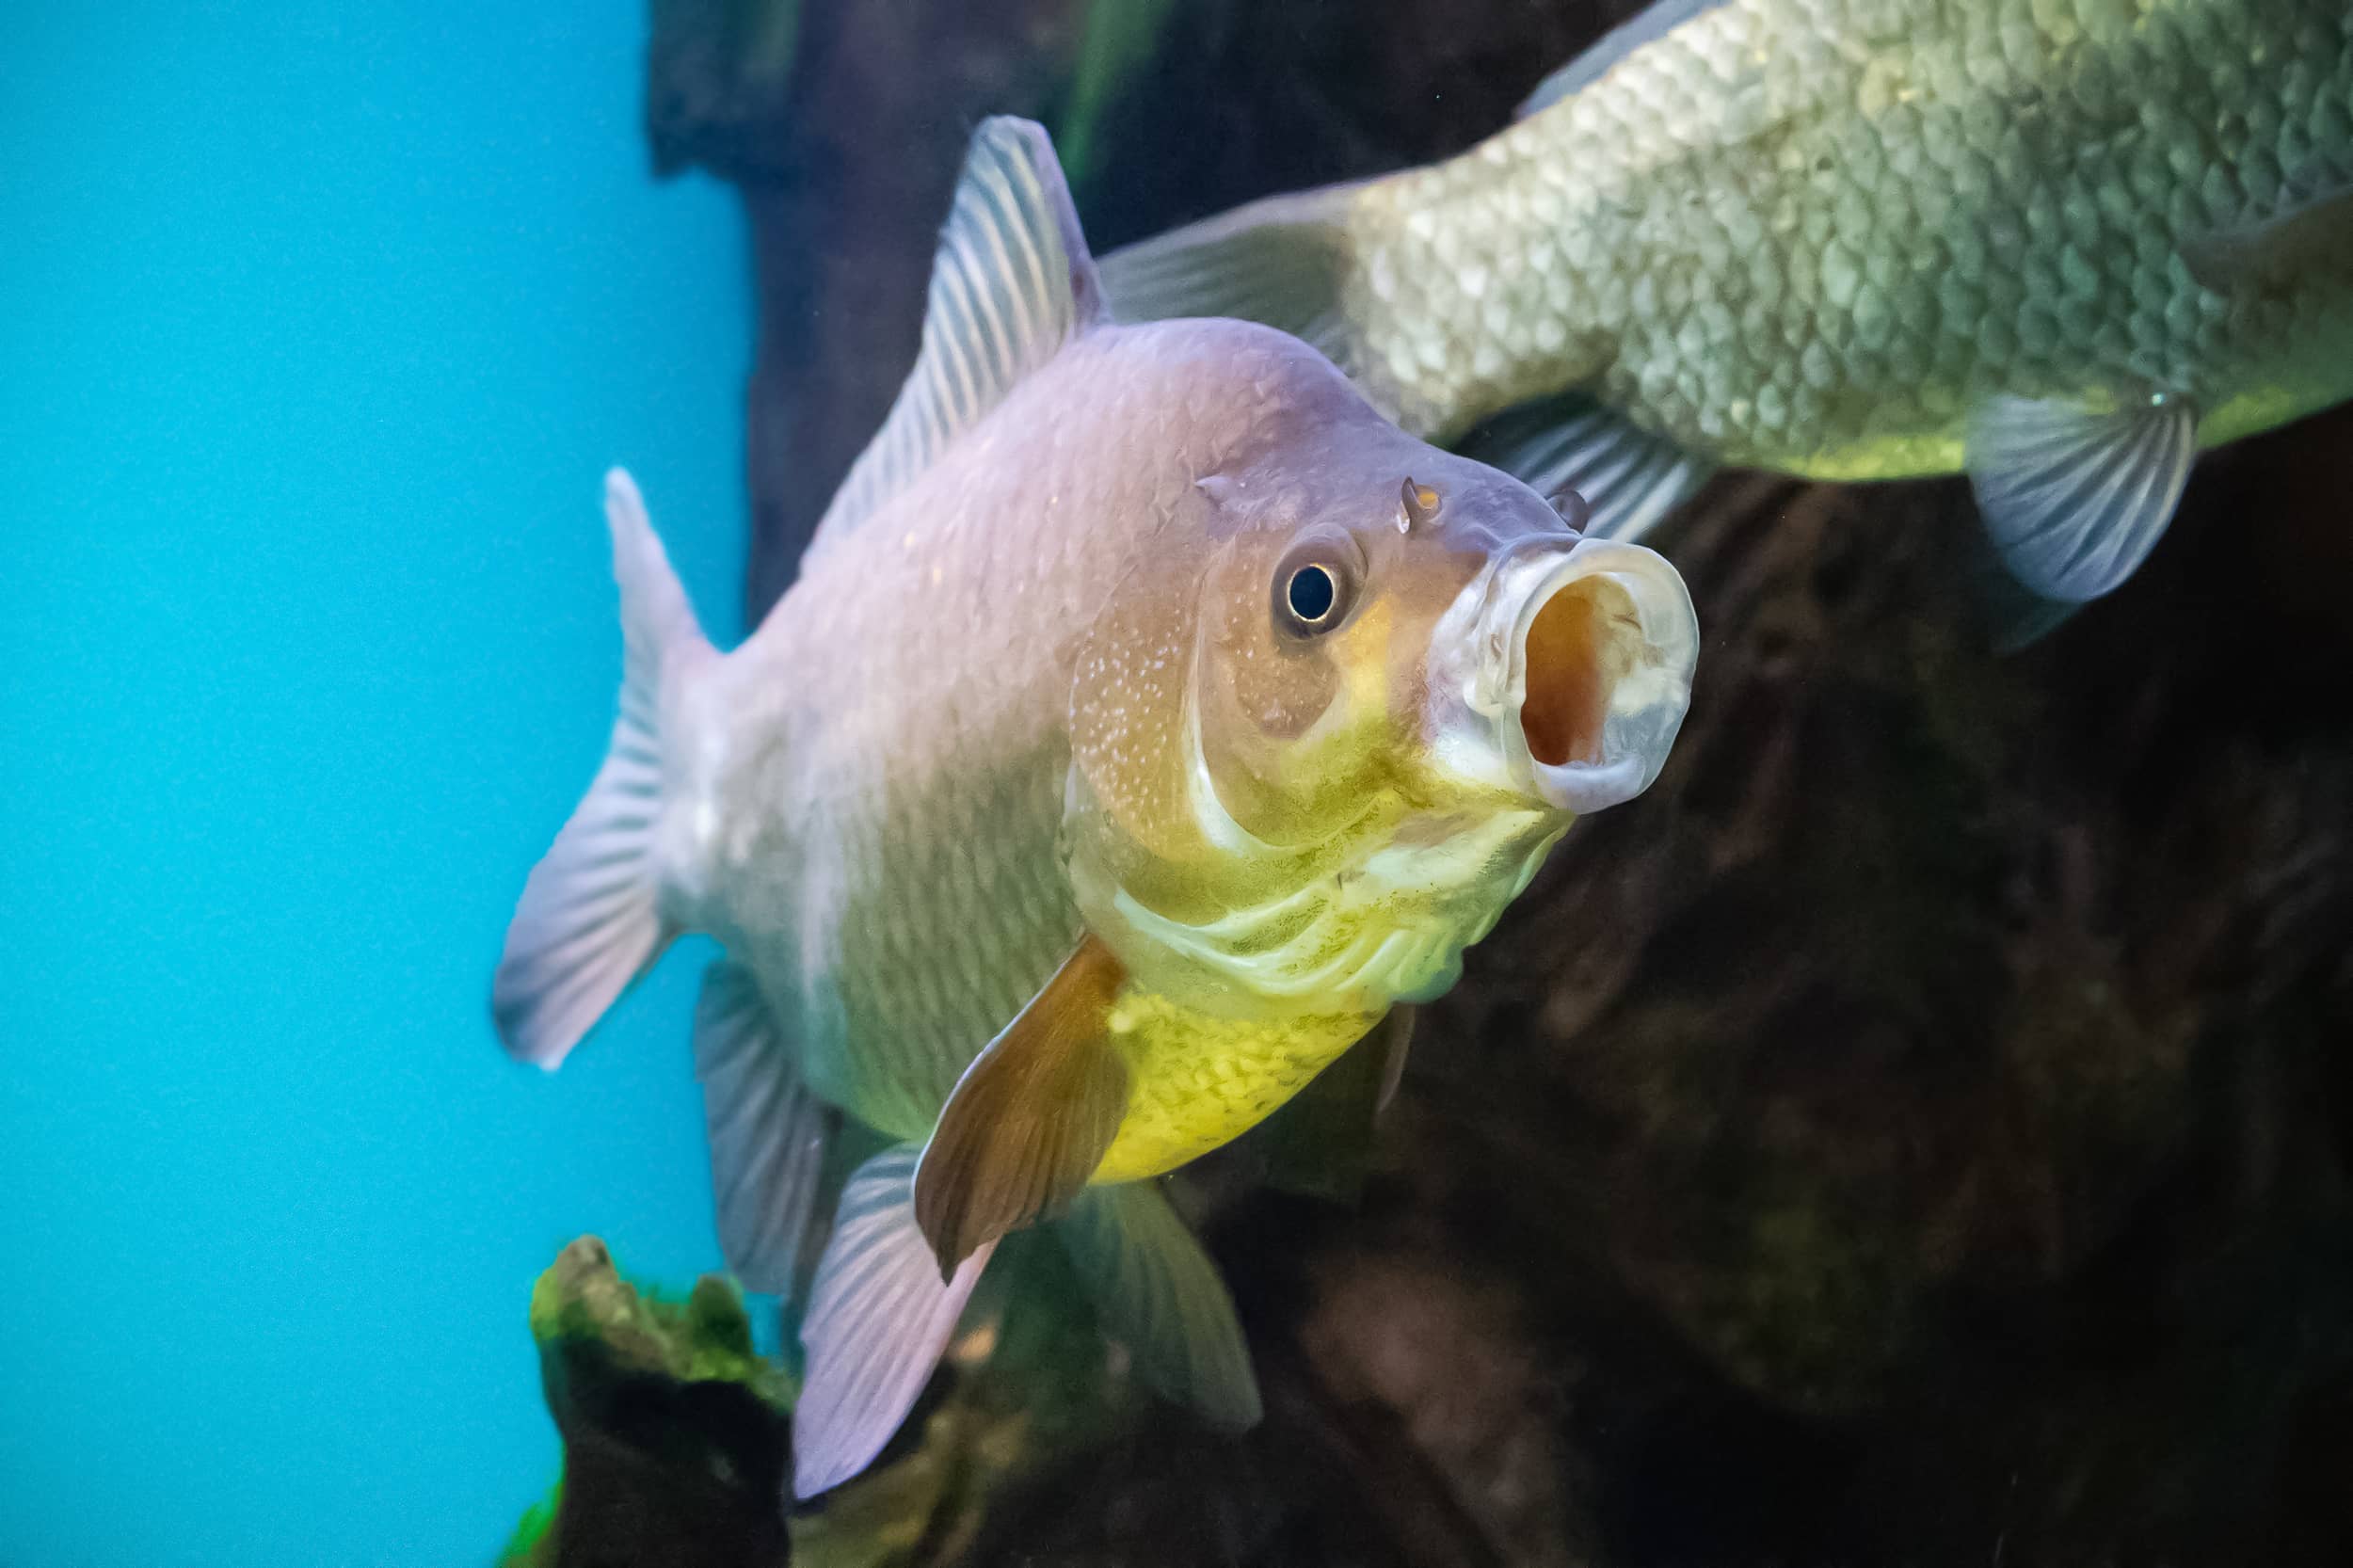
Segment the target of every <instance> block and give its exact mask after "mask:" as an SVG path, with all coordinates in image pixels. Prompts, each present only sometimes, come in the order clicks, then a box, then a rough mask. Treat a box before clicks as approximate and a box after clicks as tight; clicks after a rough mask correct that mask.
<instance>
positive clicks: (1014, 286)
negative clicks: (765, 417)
mask: <svg viewBox="0 0 2353 1568" xmlns="http://www.w3.org/2000/svg"><path fill="white" fill-rule="evenodd" d="M1102 297H1103V296H1102V289H1101V287H1100V285H1098V284H1097V283H1096V279H1095V258H1094V257H1092V256H1091V255H1089V254H1088V253H1087V243H1086V236H1085V235H1084V234H1083V233H1082V232H1080V229H1079V215H1078V212H1077V210H1076V209H1075V208H1073V207H1072V206H1071V203H1070V187H1069V186H1068V185H1067V184H1064V181H1063V175H1062V166H1061V165H1060V164H1059V163H1057V162H1055V160H1054V144H1053V142H1052V141H1051V140H1049V139H1048V136H1047V135H1046V131H1045V128H1044V127H1043V126H1040V125H1038V124H1035V123H1034V122H1032V121H1031V120H1016V119H1014V118H1012V117H1010V116H999V117H998V118H996V119H993V120H983V121H982V122H981V127H980V129H979V130H977V131H975V132H974V133H973V134H972V149H971V151H970V152H968V153H966V154H965V159H964V173H963V174H962V175H961V176H960V177H959V178H958V179H957V181H956V197H955V203H954V205H953V206H952V208H951V209H950V211H949V214H948V222H947V225H946V226H945V227H944V228H943V229H942V230H941V231H940V234H939V248H938V249H937V250H936V251H935V252H934V253H933V257H932V284H931V292H930V295H929V297H928V301H927V303H926V304H925V306H924V311H923V347H922V351H921V352H920V354H918V355H917V356H916V360H915V368H914V370H913V371H911V372H909V373H908V375H907V380H906V385H905V386H904V387H902V388H900V389H899V400H898V401H897V402H896V403H893V404H892V405H891V406H890V415H889V417H888V419H886V420H884V421H883V426H882V429H881V430H880V431H878V432H877V433H876V434H875V436H874V439H873V440H872V443H870V444H869V445H868V446H867V448H866V450H865V452H863V453H862V454H860V455H859V456H858V460H857V461H856V463H854V464H853V465H851V468H850V473H849V477H848V478H846V479H844V480H843V481H842V483H841V488H840V491H839V492H838V493H837V494H836V495H835V496H834V498H833V504H832V505H831V506H829V507H827V508H826V509H825V516H824V520H823V521H821V522H819V523H818V525H817V535H816V537H815V538H814V539H813V540H812V541H811V543H810V549H812V550H816V549H820V548H822V547H823V546H824V545H825V544H826V543H827V542H828V541H829V540H832V539H837V538H839V537H840V536H842V535H843V534H846V533H848V532H849V531H850V530H851V529H853V528H855V527H856V526H857V524H858V523H859V522H860V521H861V520H864V519H865V518H867V517H868V516H870V515H872V513H873V512H874V511H875V510H876V509H877V508H878V507H880V506H881V505H882V504H884V503H885V502H887V501H888V500H889V499H890V498H891V497H892V496H894V495H896V494H898V493H899V491H901V490H902V489H904V488H906V486H907V485H908V484H909V483H910V482H911V481H912V480H913V479H914V478H915V476H916V475H918V474H920V473H921V472H923V471H924V470H925V469H927V468H929V467H930V466H931V465H932V463H933V461H934V460H935V459H936V458H937V456H939V454H940V453H941V452H942V451H943V450H944V449H945V448H946V447H947V446H948V444H949V443H950V442H951V441H952V440H955V439H956V436H957V434H958V433H959V432H961V431H963V430H964V429H965V428H966V427H967V426H968V425H970V424H973V423H974V422H976V421H977V420H979V419H980V418H981V417H982V416H983V415H984V414H986V413H987V412H988V411H989V410H990V409H991V408H995V407H996V406H997V405H998V404H999V403H1000V402H1001V401H1003V399H1004V396H1005V394H1006V393H1007V392H1010V391H1011V390H1012V389H1013V387H1014V385H1015V384H1016V382H1018V381H1019V380H1020V379H1021V378H1022V377H1023V376H1027V375H1028V374H1029V373H1030V372H1032V371H1033V370H1035V369H1036V368H1037V367H1038V366H1040V365H1042V364H1044V363H1045V362H1046V361H1047V360H1050V359H1052V358H1053V357H1054V354H1055V351H1056V350H1058V349H1060V348H1061V347H1062V345H1063V344H1064V343H1067V342H1068V341H1069V340H1070V339H1072V338H1074V337H1076V336H1077V335H1078V334H1080V332H1083V331H1085V330H1086V329H1087V328H1089V327H1092V326H1094V325H1095V324H1096V322H1097V321H1100V320H1101V319H1102V318H1103V303H1102Z"/></svg>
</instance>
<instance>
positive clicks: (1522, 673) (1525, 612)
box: [1467, 538, 1699, 812]
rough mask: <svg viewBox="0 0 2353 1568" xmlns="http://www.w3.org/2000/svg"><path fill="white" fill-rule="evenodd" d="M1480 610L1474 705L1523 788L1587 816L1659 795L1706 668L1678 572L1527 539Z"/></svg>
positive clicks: (1579, 543)
mask: <svg viewBox="0 0 2353 1568" xmlns="http://www.w3.org/2000/svg"><path fill="white" fill-rule="evenodd" d="M1478 624H1479V630H1478V633H1477V647H1478V648H1479V649H1480V658H1479V662H1478V673H1477V675H1476V676H1475V678H1474V680H1473V681H1472V689H1471V691H1470V692H1469V693H1468V694H1467V695H1468V698H1469V705H1470V707H1471V708H1472V709H1473V710H1475V711H1476V712H1479V713H1480V714H1481V716H1482V717H1483V718H1484V719H1485V720H1486V722H1487V726H1488V728H1489V731H1490V735H1491V738H1492V744H1494V745H1495V747H1496V749H1497V752H1498V753H1499V754H1500V756H1501V759H1502V761H1503V764H1504V767H1505V769H1506V771H1507V773H1508V774H1509V776H1510V777H1511V780H1512V782H1513V784H1514V785H1516V786H1518V787H1519V788H1520V789H1522V790H1523V791H1525V792H1529V793H1530V794H1533V795H1535V796H1536V797H1537V798H1538V799H1540V800H1542V801H1543V802H1544V803H1545V805H1547V806H1550V807H1554V808H1559V809H1561V810H1566V811H1578V812H1584V811H1598V810H1600V809H1602V808H1604V807H1608V806H1615V805H1617V804H1618V803H1619V802H1621V801H1625V800H1631V799H1633V798H1634V797H1635V796H1636V795H1639V794H1641V792H1643V791H1644V790H1646V789H1648V788H1649V787H1650V784H1651V781H1652V780H1653V779H1655V778H1657V776H1658V772H1659V769H1661V768H1662V767H1664V766H1665V765H1666V762H1667V753H1668V750H1669V749H1670V748H1671V747H1672V746H1673V743H1674V738H1675V731H1676V730H1677V729H1678V728H1681V727H1682V724H1683V714H1684V712H1685V710H1686V709H1687V708H1688V707H1689V705H1690V699H1691V672H1692V668H1693V666H1694V664H1696V663H1697V661H1698V657H1699V619H1698V616H1696V615H1695V614H1694V613H1693V611H1692V608H1691V596H1690V594H1689V592H1688V591H1687V590H1686V589H1685V588H1684V585H1683V579H1682V578H1681V577H1680V576H1679V575H1677V573H1676V571H1675V569H1674V568H1673V567H1671V566H1669V565H1668V564H1667V562H1666V560H1665V558H1664V557H1662V556H1660V555H1658V554H1657V552H1653V551H1649V550H1645V549H1643V548H1642V547H1641V546H1640V545H1630V544H1620V543H1617V542H1614V541H1612V540H1609V539H1578V540H1576V541H1574V542H1565V541H1562V540H1561V539H1559V538H1548V539H1545V540H1542V541H1530V543H1529V546H1523V547H1521V548H1517V549H1514V550H1512V551H1509V552H1505V553H1504V554H1503V555H1501V556H1499V557H1498V558H1497V560H1496V561H1495V562H1494V563H1493V565H1492V566H1491V567H1490V568H1489V576H1488V579H1487V583H1486V588H1485V592H1484V593H1483V595H1481V609H1480V612H1479V618H1478Z"/></svg>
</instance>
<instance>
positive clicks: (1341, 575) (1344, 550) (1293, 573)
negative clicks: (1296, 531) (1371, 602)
mask: <svg viewBox="0 0 2353 1568" xmlns="http://www.w3.org/2000/svg"><path fill="white" fill-rule="evenodd" d="M1364 568H1365V563H1364V553H1363V552H1362V551H1360V550H1359V549H1358V548H1357V546H1356V543H1355V541H1354V540H1353V539H1352V538H1350V537H1349V536H1348V535H1347V534H1346V533H1344V532H1342V531H1341V530H1338V529H1329V528H1319V529H1317V530H1315V531H1314V532H1313V533H1312V534H1310V535H1309V536H1307V537H1306V538H1304V539H1301V540H1299V541H1298V542H1297V543H1295V544H1294V545H1292V546H1291V548H1290V549H1289V551H1287V552H1284V555H1283V559H1282V561H1281V563H1280V564H1279V565H1278V566H1276V567H1275V568H1274V581H1273V584H1271V586H1272V588H1273V594H1272V596H1271V597H1272V598H1273V611H1274V624H1275V625H1276V626H1277V627H1279V628H1281V629H1282V630H1283V631H1285V632H1289V633H1290V634H1291V635H1292V636H1294V637H1313V636H1316V635H1318V634H1320V633H1321V632H1329V631H1331V630H1332V629H1333V628H1334V627H1336V626H1337V625H1339V624H1340V623H1341V622H1342V621H1344V620H1346V619H1347V618H1348V613H1349V612H1350V611H1351V610H1353V609H1354V608H1355V607H1356V584H1357V583H1358V582H1359V581H1360V580H1361V579H1362V578H1363V576H1364Z"/></svg>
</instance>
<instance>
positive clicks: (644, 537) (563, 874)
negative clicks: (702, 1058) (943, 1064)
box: [490, 469, 718, 1069]
mask: <svg viewBox="0 0 2353 1568" xmlns="http://www.w3.org/2000/svg"><path fill="white" fill-rule="evenodd" d="M604 511H605V520H606V522H607V523H608V525H609V526H610V527H611V530H612V535H613V571H614V576H615V577H616V579H617V580H618V582H619V584H620V590H621V632H622V638H623V643H624V648H625V651H624V656H623V666H622V678H621V697H620V712H619V716H618V717H617V718H616V719H615V721H614V725H613V740H612V744H611V746H610V747H609V748H608V749H607V751H606V753H605V758H604V762H603V765H602V766H600V768H599V769H598V770H597V776H596V778H595V779H594V781H592V782H591V783H590V784H589V786H588V792H587V794H586V795H585V796H584V797H583V798H582V800H581V803H580V805H579V807H578V808H576V809H574V811H573V812H572V815H571V819H570V820H569V821H568V822H567V823H566V824H564V828H563V830H562V831H561V832H560V833H558V834H557V835H556V838H555V842H554V844H553V846H552V847H551V848H550V849H549V851H548V853H547V855H546V856H545V857H543V858H542V859H541V860H540V862H539V864H538V865H537V867H536V868H535V869H534V870H533V872H532V873H531V876H530V879H529V880H528V881H527V882H525V883H524V885H523V892H522V898H521V900H520V902H519V903H518V904H517V905H516V908H515V917H514V920H512V922H510V923H509V925H508V926H507V928H506V945H505V950H504V952H502V953H501V954H500V957H499V963H498V969H497V972H496V973H495V975H494V976H493V977H492V980H491V985H490V1013H491V1018H492V1021H493V1022H494V1023H495V1024H496V1026H497V1028H498V1033H499V1038H500V1040H501V1041H502V1042H504V1045H505V1047H506V1049H507V1050H508V1052H509V1053H511V1054H512V1055H515V1056H518V1057H520V1058H521V1059H522V1060H524V1061H526V1062H530V1063H533V1064H536V1065H537V1066H541V1067H546V1068H550V1069H552V1068H554V1067H556V1066H557V1065H559V1064H561V1063H562V1062H563V1060H564V1058H565V1057H566V1055H568V1053H569V1052H570V1050H571V1048H573V1047H574V1046H576V1045H578V1044H579V1043H580V1040H581V1037H582V1036H583V1035H584V1034H586V1033H587V1032H588V1031H589V1029H590V1028H592V1027H593V1026H594V1025H595V1023H596V1021H597V1020H598V1019H599V1018H600V1017H601V1016H603V1014H604V1011H605V1009H607V1008H608V1007H610V1006H612V1005H613V1002H614V1000H616V998H618V997H619V996H620V994H621V993H622V992H623V991H624V990H626V989H627V988H628V987H629V984H630V983H631V982H632V981H633V980H635V979H636V978H637V976H638V975H639V974H641V973H643V972H644V971H645V969H646V968H648V967H649V966H650V965H651V964H652V963H653V961H654V960H655V959H656V958H657V957H659V956H660V955H661V953H662V951H663V949H664V948H665V947H666V946H668V944H669V942H670V939H671V938H672V937H673V936H677V935H678V926H677V924H676V923H675V921H674V920H673V919H672V917H671V914H670V912H669V908H668V901H667V900H666V898H665V894H666V892H667V888H666V887H665V882H666V880H667V877H668V873H669V871H670V868H669V867H668V866H667V865H666V863H665V862H666V859H667V858H668V857H669V856H665V849H667V848H669V847H670V846H674V845H675V844H676V842H677V841H678V835H677V834H676V833H675V832H674V831H670V829H671V828H672V827H673V826H674V825H675V824H673V822H672V821H671V820H670V818H671V813H672V812H673V811H674V810H675V809H676V803H675V801H674V800H673V799H671V798H670V797H671V795H672V794H674V790H672V789H671V788H669V787H668V786H669V784H670V781H671V780H672V779H674V777H675V776H676V769H675V767H674V766H672V765H670V759H671V758H672V755H673V754H674V753H675V752H676V751H678V750H679V749H680V744H681V743H680V736H679V733H678V732H679V730H680V728H682V719H683V714H684V712H685V710H686V709H687V707H688V704H687V702H686V701H685V692H686V690H687V688H688V687H689V686H690V685H692V684H693V683H694V681H695V680H696V677H697V676H698V674H699V673H700V672H701V671H702V670H704V669H706V668H708V667H709V666H711V665H712V664H715V663H716V662H717V659H718V654H717V652H716V650H715V649H713V648H712V646H711V643H710V642H709V640H708V639H706V638H705V637H704V635H703V632H702V629H701V627H700V626H699V625H698V624H697V623H696V619H695V612H694V609H693V607H692V606H691V605H690V604H689V603H688V602H687V599H686V591H685V589H684V588H683V587H682V586H681V585H680V583H679V580H678V576H677V574H676V573H675V572H674V571H673V570H672V569H671V568H670V563H669V558H668V557H667V556H666V555H665V554H664V552H663V549H662V541H661V540H660V538H658V537H657V536H655V534H654V531H653V526H652V524H651V522H649V521H648V519H647V516H646V505H645V502H644V500H643V499H642V498H641V497H640V496H639V494H638V490H637V486H636V483H635V481H633V480H632V479H631V478H630V476H629V474H628V473H627V472H623V471H622V470H620V469H615V470H614V471H613V472H611V473H609V474H607V475H606V476H605V488H604Z"/></svg>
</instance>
